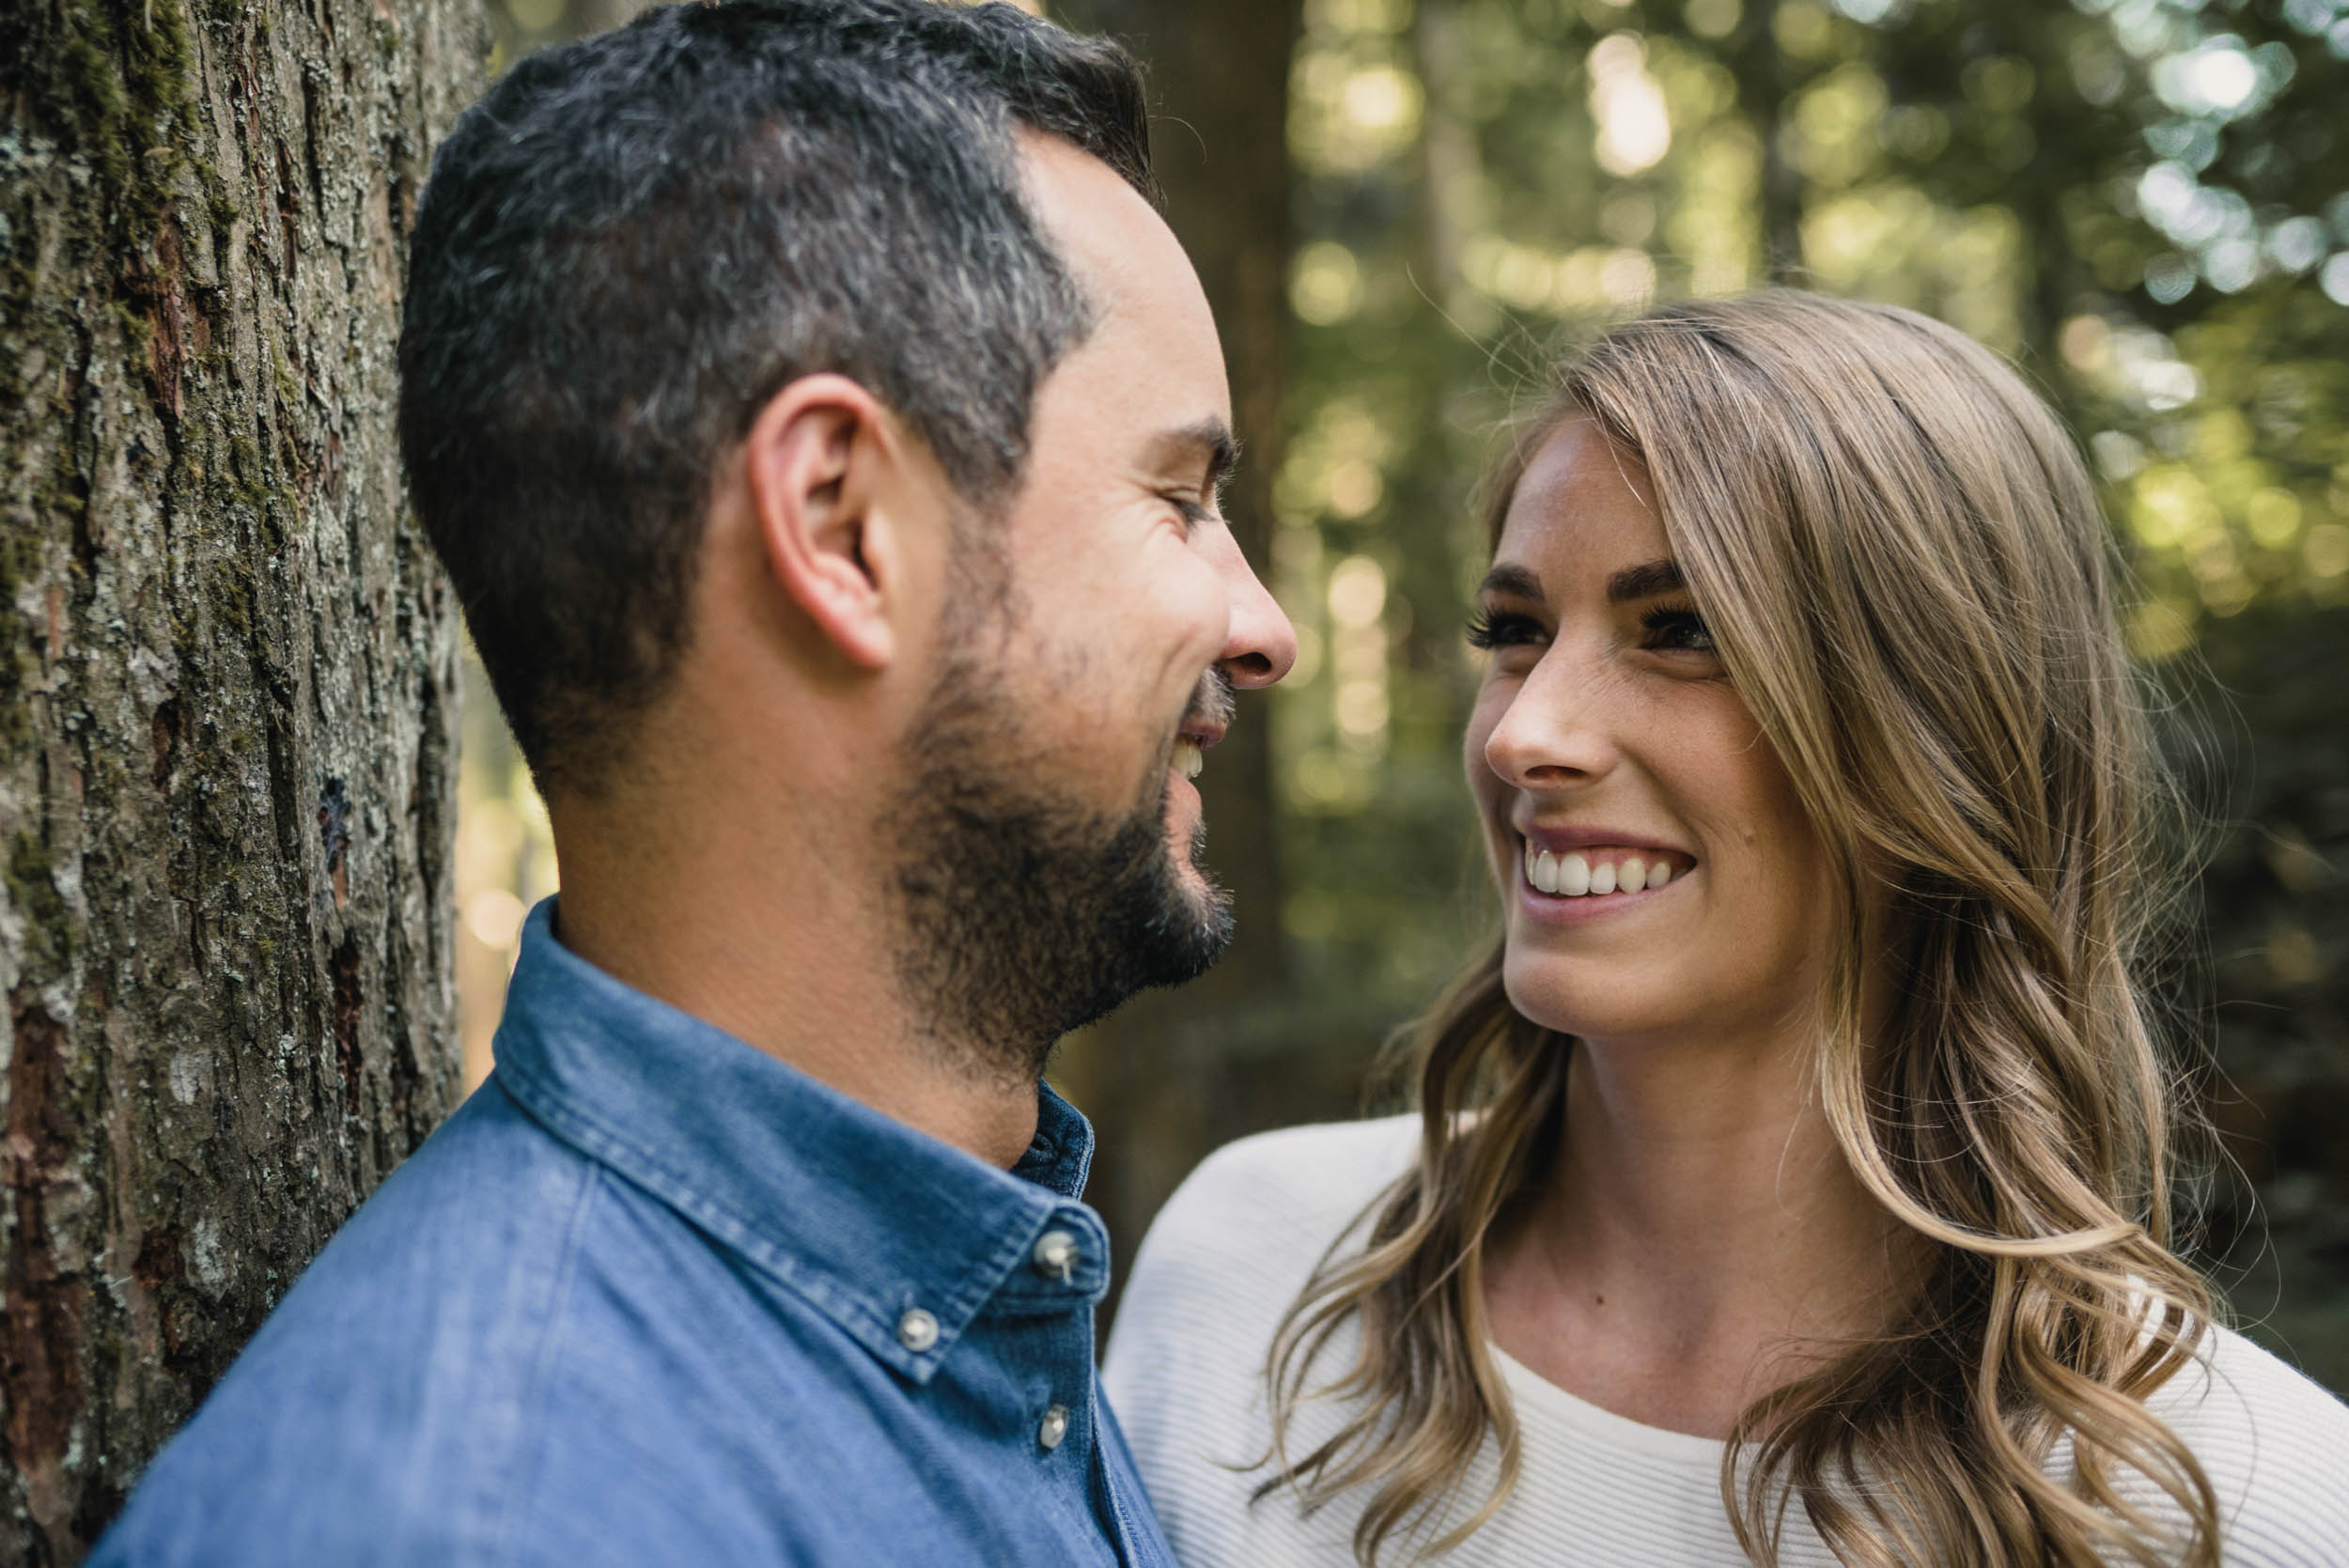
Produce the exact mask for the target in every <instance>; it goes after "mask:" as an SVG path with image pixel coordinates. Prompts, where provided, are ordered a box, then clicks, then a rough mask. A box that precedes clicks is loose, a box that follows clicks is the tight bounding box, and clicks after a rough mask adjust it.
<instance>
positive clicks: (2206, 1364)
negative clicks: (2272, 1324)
mask: <svg viewBox="0 0 2349 1568" xmlns="http://www.w3.org/2000/svg"><path fill="white" fill-rule="evenodd" d="M2147 1403H2148V1405H2149V1407H2150V1408H2151V1409H2152V1410H2153V1411H2154V1412H2155V1414H2156V1415H2158V1416H2160V1417H2161V1419H2162V1420H2163V1421H2167V1422H2169V1423H2170V1430H2171V1431H2173V1432H2175V1433H2176V1434H2177V1435H2178V1436H2179V1437H2180V1438H2182V1439H2183V1440H2184V1441H2185V1443H2186V1446H2187V1447H2188V1448H2189V1449H2191V1450H2192V1451H2193V1452H2194V1456H2195V1457H2196V1458H2197V1459H2199V1460H2200V1461H2201V1465H2202V1468H2203V1469H2204V1471H2205V1472H2207V1473H2208V1475H2209V1476H2210V1480H2211V1484H2212V1486H2213V1487H2214V1488H2215V1489H2216V1490H2217V1494H2218V1510H2219V1545H2220V1555H2221V1558H2222V1560H2224V1561H2225V1562H2226V1564H2227V1565H2228V1568H2319V1565H2322V1568H2349V1406H2344V1405H2342V1404H2341V1401H2339V1400H2337V1399H2335V1398H2334V1397H2333V1396H2332V1395H2331V1394H2329V1393H2327V1392H2326V1390H2325V1389H2323V1388H2321V1387H2319V1386H2318V1385H2317V1384H2315V1383H2314V1382H2311V1381H2310V1379H2309V1378H2307V1377H2304V1376H2302V1375H2301V1374H2299V1373H2298V1372H2296V1371H2295V1370H2294V1369H2293V1368H2292V1367H2290V1366H2288V1365H2286V1364H2285V1363H2284V1361H2283V1360H2282V1359H2280V1358H2278V1357H2276V1356H2274V1355H2272V1354H2271V1353H2269V1352H2268V1351H2266V1350H2263V1349H2262V1348H2261V1347H2260V1346H2258V1345H2256V1344H2254V1343H2251V1342H2250V1341H2249V1340H2248V1339H2245V1338H2244V1337H2243V1336H2242V1335H2240V1334H2237V1333H2235V1332H2233V1331H2232V1330H2231V1329H2226V1328H2215V1329H2213V1330H2212V1331H2211V1333H2210V1335H2209V1337H2208V1338H2207V1339H2206V1340H2205V1341H2204V1343H2203V1346H2202V1348H2201V1352H2200V1354H2199V1355H2198V1357H2197V1360H2196V1364H2195V1365H2194V1366H2192V1367H2190V1368H2188V1369H2186V1371H2185V1372H2182V1373H2180V1374H2178V1376H2177V1377H2175V1378H2173V1379H2172V1380H2171V1381H2170V1384H2169V1385H2168V1386H2166V1387H2164V1388H2162V1389H2158V1390H2156V1391H2155V1394H2154V1396H2153V1398H2152V1399H2151V1400H2149V1401H2148V1402H2147Z"/></svg>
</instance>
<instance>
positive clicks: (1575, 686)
mask: <svg viewBox="0 0 2349 1568" xmlns="http://www.w3.org/2000/svg"><path fill="white" fill-rule="evenodd" d="M1612 683H1613V677H1612V676H1611V675H1609V674H1607V673H1606V672H1605V671H1604V670H1603V669H1594V668H1592V667H1590V666H1589V665H1588V664H1586V663H1583V662H1580V661H1578V660H1574V659H1572V658H1570V657H1568V654H1567V650H1566V648H1565V646H1564V644H1555V645H1553V646H1552V647H1551V648H1550V649H1549V651H1548V653H1547V654H1546V655H1545V656H1544V657H1543V659H1542V660H1541V662H1540V663H1538V664H1536V665H1534V667H1533V668H1532V671H1531V672H1529V673H1528V674H1527V675H1526V677H1525V679H1524V680H1522V681H1520V682H1519V683H1518V684H1517V690H1516V691H1514V692H1512V693H1511V694H1510V696H1509V699H1508V704H1509V706H1507V707H1506V708H1505V709H1503V710H1502V712H1501V719H1500V722H1497V723H1496V724H1494V725H1493V728H1492V733H1491V734H1489V735H1487V736H1486V737H1485V766H1486V767H1487V768H1491V769H1492V771H1493V773H1494V775H1495V776H1496V777H1498V778H1500V779H1501V781H1502V782H1503V783H1506V784H1510V785H1512V786H1514V787H1515V788H1517V789H1528V790H1533V789H1562V788H1566V787H1569V786H1572V785H1575V784H1589V783H1595V781H1597V780H1598V779H1601V778H1603V777H1605V776H1606V774H1607V773H1608V772H1609V770H1610V769H1611V768H1613V767H1614V765H1615V759H1616V756H1617V754H1618V753H1617V749H1616V745H1615V739H1614V737H1613V735H1612V733H1611V728H1610V723H1609V722H1608V715H1609V709H1610V704H1609V703H1608V701H1607V698H1608V695H1609V692H1610V687H1611V686H1612Z"/></svg>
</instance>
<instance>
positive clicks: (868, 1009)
mask: <svg viewBox="0 0 2349 1568" xmlns="http://www.w3.org/2000/svg"><path fill="white" fill-rule="evenodd" d="M678 813H679V808H678V805H677V803H676V802H664V807H663V809H662V810H661V812H660V813H659V814H657V815H655V814H651V813H647V812H645V811H643V810H641V809H637V810H631V809H629V808H625V807H619V806H616V805H613V804H602V803H599V804H587V803H580V802H565V803H564V804H563V805H561V806H560V807H558V808H557V810H556V812H555V836H556V842H557V855H558V860H559V862H560V863H561V866H562V873H563V894H562V906H561V919H560V924H559V930H558V935H559V937H560V939H561V940H562V942H563V945H564V946H565V947H567V948H568V949H569V950H570V951H571V952H573V953H574V954H576V955H579V956H580V957H582V958H584V959H585V960H587V961H588V962H589V963H591V964H593V965H595V966H596V967H597V968H598V969H600V970H603V971H604V972H605V973H607V974H610V975H612V976H613V977H614V978H615V979H617V980H620V981H623V982H625V983H626V984H628V985H630V986H634V987H635V988H636V989H638V990H640V991H643V992H644V993H646V995H647V996H651V997H654V998H657V999H658V1000H660V1001H665V1002H667V1003H668V1004H669V1005H670V1006H672V1007H675V1008H677V1009H678V1010H679V1011H681V1012H684V1013H689V1014H691V1015H692V1016H693V1017H697V1018H699V1019H701V1020H702V1021H703V1022H705V1023H708V1024H711V1025H713V1026H715V1027H717V1028H719V1029H723V1030H724V1031H725V1032H727V1033H729V1034H732V1035H734V1036H736V1037H737V1038H738V1039H740V1040H742V1041H744V1042H746V1043H747V1044H749V1045H752V1046H754V1047H755V1048H758V1049H760V1050H763V1051H765V1052H766V1053H767V1054H769V1055H770V1056H772V1057H774V1058H775V1059H776V1060H778V1061H780V1062H783V1063H786V1064H787V1065H789V1066H791V1067H794V1068H797V1069H798V1070H799V1071H801V1072H803V1073H805V1074H807V1075H808V1076H809V1077H810V1078H813V1079H816V1080H817V1081H818V1082H820V1083H823V1084H825V1085H826V1086H828V1087H830V1088H832V1089H835V1090H837V1091H839V1092H840V1093H841V1094H846V1095H848V1097H849V1098H851V1099H854V1100H858V1101H861V1102H863V1104H864V1105H867V1106H869V1107H871V1108H872V1109H873V1110H878V1111H879V1112H880V1113H881V1114H882V1115H884V1116H888V1117H890V1118H891V1119H893V1120H894V1121H897V1122H900V1123H903V1124H904V1125H905V1126H910V1127H912V1128H913V1129H914V1130H916V1131H918V1132H923V1133H926V1134H928V1135H929V1136H930V1137H932V1138H936V1139H938V1140H939V1141H941V1142H945V1143H951V1144H953V1145H954V1146H956V1147H957V1148H959V1149H962V1150H965V1151H966V1152H968V1153H970V1154H972V1155H975V1156H977V1157H979V1158H981V1159H984V1160H986V1161H987V1162H988V1163H989V1164H991V1165H995V1166H999V1167H1002V1168H1003V1169H1009V1168H1010V1167H1011V1166H1012V1165H1014V1164H1016V1163H1017V1162H1018V1161H1019V1158H1020V1157H1021V1156H1022V1155H1024V1154H1025V1153H1026V1152H1027V1150H1028V1146H1029V1144H1030V1142H1031V1141H1033V1140H1034V1136H1035V1125H1036V1087H1035V1085H1034V1082H1016V1081H1010V1080H1008V1079H1005V1080H999V1081H988V1080H985V1079H977V1078H974V1077H973V1076H972V1075H971V1074H970V1073H969V1072H968V1071H967V1070H963V1069H961V1068H959V1067H958V1066H957V1057H956V1055H955V1053H953V1052H950V1051H947V1050H944V1049H941V1045H940V1043H939V1042H937V1041H934V1040H927V1039H925V1038H924V1036H923V1033H922V1028H921V1025H922V1020H921V1019H920V1018H918V1017H916V1016H915V1015H914V1014H913V1013H912V1011H911V1009H910V1008H909V1006H908V1005H907V1003H906V1001H905V1000H904V996H903V992H902V987H901V986H900V983H899V979H898V975H897V971H896V963H895V955H896V953H897V951H898V947H897V944H899V943H901V942H902V941H903V940H904V936H903V934H902V933H901V932H898V931H896V930H895V929H894V925H893V923H892V922H891V921H890V919H889V917H888V913H887V910H886V908H883V907H882V901H881V900H880V899H879V897H877V896H874V895H872V894H870V893H866V892H865V891H864V884H863V882H859V881H854V880H851V878H850V877H848V875H846V873H847V871H848V867H849V866H852V865H855V864H857V863H858V859H857V857H856V856H855V855H854V854H852V853H850V854H844V853H842V852H841V851H840V848H839V843H840V841H839V840H837V839H834V840H832V841H830V843H831V846H832V848H831V852H830V853H826V852H824V851H823V850H821V849H817V848H811V845H821V844H823V843H825V842H826V841H824V840H822V839H821V838H820V836H818V835H811V834H808V833H806V832H805V831H804V828H803V827H799V825H794V826H795V827H798V828H799V831H794V832H792V833H790V834H789V835H788V836H786V837H780V838H778V839H773V840H770V841H769V842H766V843H763V844H745V843H743V842H740V841H739V839H734V838H724V837H723V836H722V835H717V834H702V835H696V834H692V833H676V832H672V833H646V832H644V831H641V830H640V828H639V824H641V823H643V822H645V821H647V820H654V821H659V820H668V821H693V820H702V821H708V820H710V819H711V818H709V817H708V815H706V814H705V815H679V814H678ZM631 818H632V819H633V820H629V819H631Z"/></svg>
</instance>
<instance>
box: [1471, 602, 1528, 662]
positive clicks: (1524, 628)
mask: <svg viewBox="0 0 2349 1568" xmlns="http://www.w3.org/2000/svg"><path fill="white" fill-rule="evenodd" d="M1541 637H1542V627H1541V623H1540V622H1539V621H1536V620H1534V619H1533V618H1532V616H1531V615H1511V614H1504V613H1500V612H1497V611H1489V610H1480V611H1478V612H1477V613H1475V614H1473V615H1471V616H1470V617H1469V624H1468V640H1469V646H1470V647H1472V648H1483V649H1485V650H1486V651H1487V652H1489V651H1491V650H1492V649H1494V648H1514V647H1521V646H1523V645H1524V644H1528V643H1534V642H1539V641H1540V640H1541Z"/></svg>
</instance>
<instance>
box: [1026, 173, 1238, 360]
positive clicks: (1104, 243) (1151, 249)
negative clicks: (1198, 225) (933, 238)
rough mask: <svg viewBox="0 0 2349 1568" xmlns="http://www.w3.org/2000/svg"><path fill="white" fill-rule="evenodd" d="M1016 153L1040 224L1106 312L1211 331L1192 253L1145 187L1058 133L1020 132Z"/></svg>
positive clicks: (1192, 329)
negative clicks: (1146, 194) (1145, 195)
mask: <svg viewBox="0 0 2349 1568" xmlns="http://www.w3.org/2000/svg"><path fill="white" fill-rule="evenodd" d="M1019 152H1020V165H1021V172H1022V176H1023V178H1024V179H1025V181H1026V184H1027V193H1028V200H1029V204H1030V206H1031V207H1032V208H1033V209H1034V212H1035V215H1036V220H1037V222H1038V223H1040V224H1041V225H1043V227H1044V230H1045V233H1046V235H1047V236H1048V237H1049V238H1050V241H1051V243H1052V246H1053V248H1054V249H1055V250H1057V251H1058V252H1059V253H1060V255H1061V256H1062V258H1063V259H1064V260H1065V261H1066V262H1067V264H1068V266H1069V268H1070V269H1071V271H1073V272H1075V274H1076V276H1077V280H1078V282H1079V283H1080V285H1081V286H1082V287H1083V288H1084V290H1085V292H1086V294H1087V295H1088V297H1090V298H1091V299H1092V301H1093V302H1094V303H1095V305H1096V306H1097V308H1098V309H1099V310H1100V311H1101V313H1102V314H1103V315H1104V316H1113V315H1124V314H1134V313H1142V314H1148V315H1153V316H1158V315H1164V316H1166V317H1168V318H1170V319H1169V323H1168V324H1169V325H1170V326H1177V327H1179V328H1181V329H1183V330H1191V331H1202V330H1203V331H1205V332H1206V333H1208V334H1213V332H1214V330H1215V328H1214V318H1212V317H1211V316H1210V315H1209V313H1208V311H1207V302H1206V292H1205V291H1204V290H1203V289H1202V288H1201V287H1199V275H1198V273H1197V272H1193V271H1192V269H1191V265H1190V256H1187V255H1185V254H1184V252H1183V247H1182V243H1181V241H1177V240H1176V239H1175V231H1174V230H1173V229H1171V228H1169V227H1168V226H1167V225H1166V220H1165V219H1163V218H1161V217H1160V216H1159V212H1158V210H1157V209H1156V208H1154V207H1152V206H1151V205H1150V203H1149V202H1148V201H1147V200H1145V199H1144V198H1143V194H1142V193H1141V192H1139V191H1137V190H1135V189H1134V188H1133V187H1132V186H1131V185H1128V183H1127V182H1126V180H1125V179H1124V178H1123V177H1122V176H1120V175H1119V174H1118V173H1117V171H1116V170H1114V169H1112V168H1111V167H1110V166H1109V165H1108V164H1107V163H1102V162H1101V161H1100V160H1099V159H1097V158H1095V157H1094V156H1093V155H1092V154H1090V153H1088V152H1085V151H1084V150H1082V149H1081V148H1080V147H1076V146H1075V145H1073V144H1072V143H1069V142H1066V141H1063V140H1061V139H1060V138H1059V137H1057V136H1048V135H1045V134H1043V133H1042V132H1021V133H1020V136H1019Z"/></svg>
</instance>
